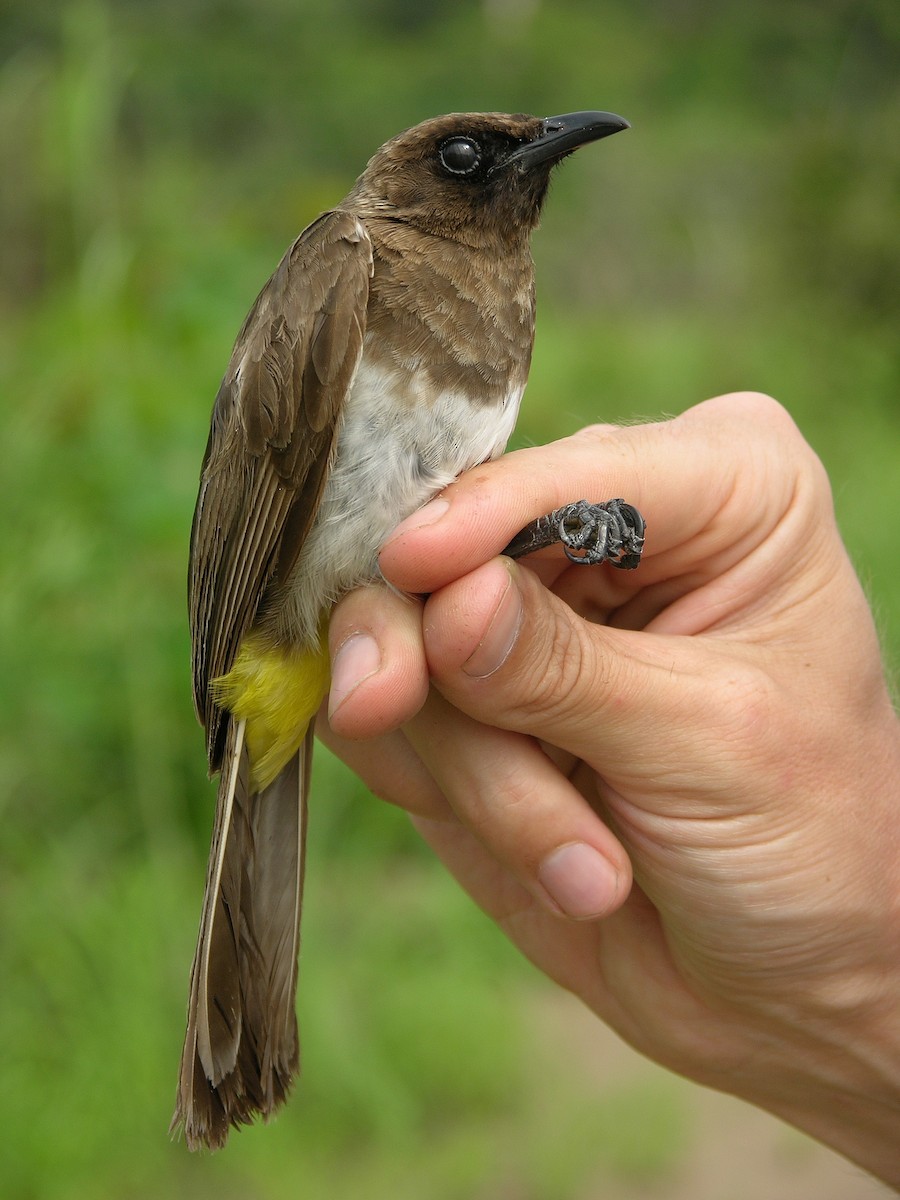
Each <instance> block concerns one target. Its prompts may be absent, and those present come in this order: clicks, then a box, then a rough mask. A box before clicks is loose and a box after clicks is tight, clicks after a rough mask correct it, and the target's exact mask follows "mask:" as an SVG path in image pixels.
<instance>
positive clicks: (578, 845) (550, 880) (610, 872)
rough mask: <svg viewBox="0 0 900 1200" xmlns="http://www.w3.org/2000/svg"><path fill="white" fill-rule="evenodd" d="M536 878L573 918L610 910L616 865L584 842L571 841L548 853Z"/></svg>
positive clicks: (583, 919)
mask: <svg viewBox="0 0 900 1200" xmlns="http://www.w3.org/2000/svg"><path fill="white" fill-rule="evenodd" d="M538 879H539V880H540V883H541V885H542V886H543V887H544V889H545V890H546V892H547V894H548V895H549V896H550V898H551V900H553V901H554V902H555V903H556V904H557V905H558V906H559V908H561V909H562V911H563V912H564V913H565V915H566V916H567V917H572V918H573V920H576V921H586V920H588V919H590V918H591V917H602V916H603V914H604V913H606V912H609V910H610V908H611V907H612V905H613V902H614V900H615V897H616V892H617V890H618V875H617V872H616V869H615V867H614V866H613V865H612V863H611V862H609V860H608V859H605V858H604V857H603V855H602V854H601V853H600V852H599V851H598V850H595V849H594V847H593V846H589V845H587V843H586V842H572V843H570V844H569V845H568V846H560V847H559V849H558V850H554V851H553V853H552V854H548V855H547V857H546V858H545V859H544V861H543V862H542V863H541V865H540V868H539V869H538Z"/></svg>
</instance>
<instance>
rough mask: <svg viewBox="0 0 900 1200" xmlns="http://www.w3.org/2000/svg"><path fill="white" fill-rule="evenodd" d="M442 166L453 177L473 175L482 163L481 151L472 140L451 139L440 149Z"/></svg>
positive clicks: (462, 138)
mask: <svg viewBox="0 0 900 1200" xmlns="http://www.w3.org/2000/svg"><path fill="white" fill-rule="evenodd" d="M440 158H441V165H442V166H443V167H444V169H445V170H447V171H449V172H450V174H451V175H471V174H472V172H473V171H475V170H477V168H478V164H479V163H480V162H481V150H480V149H479V147H478V143H477V142H473V141H472V140H471V138H464V137H457V138H450V140H449V141H447V142H444V144H443V146H441V149H440Z"/></svg>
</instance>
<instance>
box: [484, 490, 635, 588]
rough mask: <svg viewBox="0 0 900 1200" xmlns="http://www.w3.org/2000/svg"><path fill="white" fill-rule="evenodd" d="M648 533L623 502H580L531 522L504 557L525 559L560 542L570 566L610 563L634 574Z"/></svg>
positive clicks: (631, 507)
mask: <svg viewBox="0 0 900 1200" xmlns="http://www.w3.org/2000/svg"><path fill="white" fill-rule="evenodd" d="M645 529H646V523H645V521H644V518H643V517H642V516H641V514H640V513H639V512H638V510H637V509H636V508H635V507H634V506H633V505H632V504H626V503H625V501H624V500H607V501H605V502H604V503H602V504H590V503H589V502H588V501H587V500H578V501H576V502H575V503H574V504H567V505H565V506H564V507H563V508H557V509H556V510H555V511H554V512H552V513H549V514H548V515H547V516H546V517H538V519H537V520H536V521H532V522H531V524H530V525H528V526H526V528H525V529H523V530H522V532H521V533H518V534H517V535H516V536H515V537H514V538H513V540H512V541H511V542H510V543H509V545H508V546H507V547H506V549H505V550H504V551H503V553H504V554H508V555H509V557H510V558H523V557H524V556H525V555H526V554H531V553H533V552H534V551H535V550H543V549H544V547H545V546H553V545H555V544H556V543H557V542H561V543H562V547H563V550H564V552H565V555H566V558H568V559H569V561H570V562H573V563H577V564H579V565H581V566H592V565H594V564H596V563H602V562H609V563H611V564H612V565H613V566H614V567H618V568H619V569H620V570H622V571H633V570H634V568H635V567H636V566H638V565H639V563H640V561H641V552H642V550H643V549H644V530H645Z"/></svg>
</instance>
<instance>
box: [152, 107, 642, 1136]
mask: <svg viewBox="0 0 900 1200" xmlns="http://www.w3.org/2000/svg"><path fill="white" fill-rule="evenodd" d="M625 126H626V122H624V121H622V119H621V118H618V117H614V116H613V115H611V114H609V113H574V114H569V115H568V116H565V117H559V118H547V119H546V120H541V119H539V118H537V117H530V116H508V115H505V114H498V113H474V114H472V113H470V114H456V115H452V116H447V117H438V118H436V119H434V120H432V121H426V122H425V123H424V124H422V125H419V126H416V127H415V128H414V129H411V130H408V131H406V132H405V133H403V134H400V135H399V136H398V137H396V138H394V139H392V140H391V141H390V142H388V143H387V144H386V145H384V146H383V147H382V148H381V149H380V150H379V151H378V152H377V153H376V154H375V156H374V157H373V158H372V160H371V161H370V163H369V164H368V166H367V168H366V170H365V172H364V173H363V175H361V176H360V178H359V180H358V181H357V183H356V185H355V186H354V188H353V189H352V191H351V192H350V193H349V195H348V196H347V197H346V199H345V200H344V201H343V202H342V203H341V204H340V205H339V206H338V207H337V208H336V209H334V210H333V211H331V212H328V213H325V214H323V215H322V216H321V217H319V218H318V220H316V221H314V222H313V223H312V224H311V225H310V226H309V227H308V228H307V229H305V230H304V231H303V233H302V234H301V235H300V236H299V238H297V240H296V241H295V242H294V244H293V245H292V246H291V247H290V249H289V250H288V252H287V254H286V255H285V256H284V258H283V259H282V261H281V263H280V264H279V266H278V268H277V270H276V271H275V274H274V275H273V276H272V278H271V279H270V280H269V281H268V283H267V284H266V285H265V287H264V288H263V290H262V291H261V293H260V295H259V297H258V298H257V300H256V302H255V304H254V305H253V307H252V309H251V310H250V313H249V315H248V316H247V319H246V320H245V322H244V324H243V327H242V328H241V330H240V332H239V334H238V337H237V340H236V342H235V346H234V350H233V352H232V356H231V360H230V362H229V365H228V370H227V371H226V374H225V377H224V379H223V381H222V385H221V387H220V389H219V393H218V396H217V397H216V402H215V406H214V409H213V414H212V424H211V430H210V436H209V443H208V446H207V450H206V456H205V458H204V462H203V469H202V473H201V482H200V493H199V496H198V499H197V507H196V512H195V516H194V524H193V530H192V536H191V562H190V572H189V607H190V622H191V637H192V644H193V685H194V700H195V705H196V709H197V714H198V717H199V719H200V721H201V723H202V724H203V726H204V728H205V730H206V739H207V754H208V759H209V768H210V771H211V772H213V773H215V772H219V773H220V779H219V791H218V797H217V802H216V814H215V825H214V832H213V840H212V846H211V850H210V861H209V871H208V875H207V882H206V896H205V900H204V906H203V915H202V919H201V925H200V934H199V938H198V944H197V951H196V955H195V958H194V965H193V968H192V973H191V991H190V1002H189V1010H188V1027H187V1035H186V1038H185V1045H184V1052H183V1055H182V1063H181V1073H180V1078H179V1085H178V1097H177V1104H176V1111H175V1116H174V1118H173V1126H179V1125H183V1127H184V1130H185V1135H186V1139H187V1142H188V1145H189V1146H191V1147H192V1148H194V1147H195V1146H198V1145H203V1144H205V1145H209V1146H220V1145H222V1144H224V1142H225V1140H226V1138H227V1136H228V1131H229V1128H230V1126H238V1125H241V1124H243V1123H247V1122H249V1121H251V1120H252V1119H253V1117H254V1116H255V1115H257V1114H261V1115H262V1116H264V1117H267V1116H269V1115H270V1114H271V1113H272V1112H273V1111H274V1110H275V1109H276V1108H277V1107H278V1105H279V1104H280V1103H281V1102H282V1101H283V1100H284V1097H285V1094H286V1092H287V1090H288V1087H289V1086H290V1083H291V1079H292V1077H293V1075H294V1074H295V1072H296V1070H297V1067H298V1043H297V1027H296V1018H295V1015H294V995H295V989H296V974H297V949H298V943H299V918H300V902H301V891H302V877H303V857H304V843H305V818H306V797H307V793H308V788H309V770H310V763H311V755H312V733H311V730H312V726H311V724H308V722H309V720H310V717H311V715H312V713H313V712H314V710H315V708H316V707H317V706H318V702H319V699H320V696H321V691H322V687H323V682H322V679H321V678H319V676H318V675H317V672H320V666H319V665H317V664H318V663H319V659H320V658H321V654H322V651H321V638H322V630H323V628H324V626H323V619H327V612H328V610H329V609H330V606H331V605H332V604H333V603H334V601H335V600H336V599H338V598H339V597H340V595H342V594H343V593H345V592H346V591H348V590H349V589H350V588H352V587H354V586H356V585H358V584H359V583H362V582H364V581H366V580H368V579H371V578H373V577H374V576H375V575H376V573H377V553H378V549H379V547H380V545H381V543H382V541H383V540H384V537H385V536H386V535H387V534H388V533H389V532H390V530H391V529H392V528H393V527H394V526H395V525H396V524H397V523H398V522H399V521H400V520H401V519H402V518H403V517H405V516H406V515H408V514H409V513H410V512H412V511H414V510H415V509H416V508H417V507H418V506H419V505H421V504H422V503H424V502H425V501H426V500H427V499H429V498H430V496H431V495H433V494H434V492H436V491H438V490H439V489H440V488H442V487H444V486H446V484H447V483H449V482H450V481H451V480H452V479H453V478H455V476H456V475H457V474H459V472H460V471H462V470H465V469H466V468H467V467H471V466H473V465H475V464H477V463H478V462H481V461H484V460H485V459H486V458H489V457H492V456H494V455H495V454H498V453H501V452H502V450H503V448H504V446H505V443H506V439H507V437H508V436H509V433H510V432H511V430H512V426H513V423H514V420H515V414H516V410H517V407H518V403H519V399H520V398H521V393H522V390H523V388H524V386H525V380H526V378H527V374H528V365H529V361H530V356H531V345H532V340H533V333H534V289H533V269H532V263H531V256H530V251H529V244H528V243H529V237H530V234H531V232H532V230H533V229H534V227H535V225H536V224H537V221H538V217H539V214H540V208H541V204H542V202H543V199H544V196H545V194H546V189H547V183H548V180H549V175H550V171H551V168H552V167H553V165H554V164H555V163H556V162H558V161H559V159H560V158H562V157H564V156H565V155H566V154H568V153H570V152H571V151H572V150H574V149H575V148H577V146H579V145H582V144H583V143H585V142H587V141H593V140H596V139H597V138H600V137H604V136H607V135H608V134H610V133H614V132H616V131H617V130H619V129H623V128H625ZM242 672H243V673H242ZM279 672H281V673H280V674H279ZM223 677H227V678H225V680H224V682H222V680H223ZM307 678H311V679H312V680H313V682H312V683H310V684H309V688H310V697H311V699H309V697H307V695H306V692H304V691H303V688H304V687H306V686H307V684H306V680H307ZM248 680H249V681H250V682H248ZM258 680H262V682H263V684H264V685H265V686H264V687H262V691H263V693H264V695H263V699H262V701H261V702H260V703H261V705H262V706H261V707H260V708H259V712H257V711H256V709H255V708H254V705H256V704H257V701H258V697H257V696H256V692H255V691H254V688H255V687H256V681H258ZM295 684H296V689H297V696H300V697H301V698H300V699H297V696H295V695H294V688H295ZM257 690H258V689H257ZM307 701H309V702H308V703H307ZM304 705H306V707H305V708H304V707H303V706H304ZM285 710H287V712H288V716H290V714H291V713H293V712H295V711H301V710H302V711H303V713H304V715H303V718H302V720H301V719H298V727H295V730H294V732H295V735H296V736H293V734H292V735H291V736H289V737H287V740H285V736H284V733H283V730H282V731H281V732H280V733H279V734H278V736H276V737H275V738H274V750H272V749H271V747H270V745H269V742H268V741H266V739H267V738H268V737H269V732H270V729H271V728H274V727H275V726H276V725H278V723H279V722H281V723H282V724H283V723H284V721H285ZM260 714H261V715H260ZM288 724H290V722H289V721H288ZM307 725H308V727H307ZM279 739H280V740H279ZM264 744H265V749H266V754H265V755H263V754H262V749H261V748H262V747H263V745H264ZM273 756H274V759H273ZM272 761H274V763H275V765H274V768H273V769H272V770H270V769H269V768H270V765H271V762H272Z"/></svg>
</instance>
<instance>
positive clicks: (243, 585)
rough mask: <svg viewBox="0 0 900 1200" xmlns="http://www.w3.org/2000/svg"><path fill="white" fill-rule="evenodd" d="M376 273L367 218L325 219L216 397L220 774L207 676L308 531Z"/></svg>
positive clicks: (200, 573)
mask: <svg viewBox="0 0 900 1200" xmlns="http://www.w3.org/2000/svg"><path fill="white" fill-rule="evenodd" d="M371 276H372V245H371V242H370V240H369V236H368V234H367V232H366V230H365V227H364V225H363V223H362V221H361V220H360V219H359V218H358V217H357V216H355V215H354V214H353V213H351V212H348V211H346V210H342V209H335V210H334V211H332V212H329V213H325V214H324V215H323V216H321V217H319V219H318V220H317V221H314V222H313V224H312V225H310V226H308V228H307V229H305V230H304V231H303V233H302V234H301V235H300V237H299V238H298V239H297V240H296V241H295V242H294V244H293V245H292V246H291V247H290V249H289V250H288V252H287V253H286V254H285V256H284V258H283V259H282V260H281V263H280V264H279V265H278V268H277V269H276V271H275V273H274V274H273V275H272V277H271V279H270V280H269V281H268V283H267V284H266V285H265V287H264V288H263V289H262V291H261V292H260V294H259V296H258V297H257V299H256V302H255V304H254V305H253V307H252V308H251V310H250V312H249V314H248V315H247V318H246V320H245V321H244V324H243V326H242V328H241V331H240V333H239V334H238V337H237V340H236V342H235V345H234V350H233V352H232V356H231V361H230V363H229V365H228V370H227V371H226V373H225V377H224V379H223V381H222V385H221V387H220V388H219V393H218V395H217V397H216V401H215V405H214V407H213V414H212V421H211V428H210V436H209V443H208V445H207V450H206V456H205V458H204V462H203V469H202V472H201V477H200V492H199V495H198V498H197V506H196V509H195V512H194V523H193V527H192V531H191V560H190V571H189V578H188V603H189V610H190V625H191V642H192V657H193V680H194V703H195V706H196V709H197V715H198V717H199V719H200V721H201V723H202V724H203V725H204V726H205V727H206V730H207V745H208V753H209V760H210V769H211V770H216V769H217V768H218V767H219V765H220V763H221V756H222V749H223V745H224V736H225V716H226V714H223V713H222V712H221V710H219V709H218V708H217V706H216V705H215V703H214V702H213V700H212V697H211V695H210V687H209V684H210V681H211V680H212V679H215V678H216V677H217V676H219V675H224V674H226V673H227V672H228V670H229V669H230V668H231V665H232V663H233V661H234V658H235V655H236V654H237V650H238V647H239V646H240V643H241V639H242V638H243V637H244V635H245V633H246V632H247V630H248V629H249V627H250V625H251V624H252V622H253V619H254V617H255V615H256V613H257V611H258V610H259V607H260V604H261V603H262V602H263V599H264V597H265V594H266V590H267V588H268V587H269V586H270V585H272V584H273V583H275V582H277V580H278V579H279V578H280V579H285V578H286V577H287V575H288V573H289V572H290V569H291V567H292V566H293V564H294V562H295V561H296V559H297V555H298V553H299V551H300V548H301V546H302V545H303V541H304V540H305V538H306V536H307V534H308V532H309V529H310V526H311V524H312V521H313V518H314V516H315V512H316V508H317V507H318V503H319V499H320V497H321V493H322V488H323V487H324V484H325V479H326V477H327V472H328V467H329V464H330V461H331V458H332V456H333V450H334V445H335V440H336V435H337V432H338V428H339V415H340V411H341V406H342V403H343V401H344V398H345V396H346V394H347V392H348V390H349V388H350V386H351V384H352V382H353V378H354V376H355V374H356V371H357V368H358V366H359V361H360V358H361V355H362V347H363V339H364V337H365V330H366V308H367V305H368V298H369V281H370V279H371Z"/></svg>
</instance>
